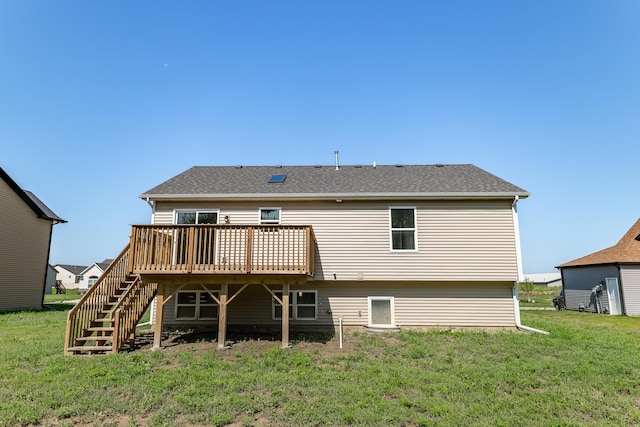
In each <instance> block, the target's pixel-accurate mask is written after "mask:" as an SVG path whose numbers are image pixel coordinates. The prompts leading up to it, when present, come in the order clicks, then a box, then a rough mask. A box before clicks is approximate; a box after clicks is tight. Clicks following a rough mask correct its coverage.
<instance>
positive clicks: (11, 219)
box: [0, 168, 66, 311]
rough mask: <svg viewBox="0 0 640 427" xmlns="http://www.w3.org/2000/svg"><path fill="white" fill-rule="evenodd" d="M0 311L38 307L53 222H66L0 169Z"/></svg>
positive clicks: (44, 279)
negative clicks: (0, 219)
mask: <svg viewBox="0 0 640 427" xmlns="http://www.w3.org/2000/svg"><path fill="white" fill-rule="evenodd" d="M0 218H2V221H0V229H1V233H0V234H1V235H2V239H1V240H0V295H1V297H0V311H4V310H16V309H23V308H41V307H42V302H43V299H44V292H45V287H46V277H47V270H48V269H49V248H50V245H51V233H52V231H53V225H54V224H58V223H61V222H66V221H65V220H63V219H62V218H60V217H59V216H57V215H56V214H55V213H54V212H53V211H51V209H49V208H48V207H47V206H46V205H45V204H44V203H43V202H42V201H40V199H38V198H37V197H36V196H35V194H33V193H31V192H29V191H25V190H22V189H21V188H20V186H18V184H16V182H15V181H14V180H13V179H12V178H11V177H10V176H9V175H8V174H7V173H6V172H5V171H4V170H3V169H2V168H0Z"/></svg>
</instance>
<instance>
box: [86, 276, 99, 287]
mask: <svg viewBox="0 0 640 427" xmlns="http://www.w3.org/2000/svg"><path fill="white" fill-rule="evenodd" d="M97 281H98V276H89V281H88V283H87V287H88V288H90V287H92V286H93V285H95V284H96V282H97Z"/></svg>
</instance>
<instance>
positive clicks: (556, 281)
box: [524, 273, 562, 287]
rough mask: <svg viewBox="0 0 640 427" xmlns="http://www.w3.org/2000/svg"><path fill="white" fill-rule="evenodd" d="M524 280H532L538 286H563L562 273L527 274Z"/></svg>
mask: <svg viewBox="0 0 640 427" xmlns="http://www.w3.org/2000/svg"><path fill="white" fill-rule="evenodd" d="M524 280H525V281H526V280H531V281H532V282H533V284H534V285H537V286H548V287H554V286H562V275H561V274H560V273H536V274H525V275H524Z"/></svg>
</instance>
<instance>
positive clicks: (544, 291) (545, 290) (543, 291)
mask: <svg viewBox="0 0 640 427" xmlns="http://www.w3.org/2000/svg"><path fill="white" fill-rule="evenodd" d="M561 290H562V288H560V287H551V288H550V287H547V286H535V287H534V288H533V290H532V291H531V292H524V291H522V290H520V291H519V298H520V306H521V307H535V308H553V297H555V296H557V295H560V291H561Z"/></svg>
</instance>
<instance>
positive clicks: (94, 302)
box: [64, 245, 129, 355]
mask: <svg viewBox="0 0 640 427" xmlns="http://www.w3.org/2000/svg"><path fill="white" fill-rule="evenodd" d="M128 270H129V245H127V246H126V247H125V248H124V249H123V250H122V252H121V253H120V255H118V257H117V258H116V259H115V260H114V261H113V262H112V263H111V265H110V266H109V267H108V268H107V270H106V271H105V272H104V273H103V274H102V276H100V278H99V279H98V281H97V282H96V283H95V284H94V285H93V286H92V287H91V288H89V289H88V290H87V292H86V293H85V294H84V296H83V297H82V298H81V299H80V301H79V302H78V303H77V304H76V305H75V307H73V308H72V309H71V310H69V314H67V327H66V330H65V338H64V354H67V355H70V354H72V352H70V351H69V348H70V347H73V346H74V345H75V339H76V338H78V337H80V336H82V334H83V332H84V330H85V329H86V328H88V327H90V326H91V322H92V321H93V320H94V319H96V318H97V317H98V314H99V313H100V311H101V310H102V307H103V306H104V305H105V304H107V303H109V302H110V301H109V299H110V298H111V297H112V296H113V295H114V294H115V290H116V289H117V288H118V287H119V286H120V283H122V281H124V280H125V279H126V277H127V276H128V274H129V271H128Z"/></svg>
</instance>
